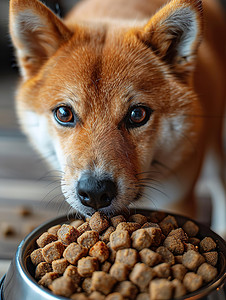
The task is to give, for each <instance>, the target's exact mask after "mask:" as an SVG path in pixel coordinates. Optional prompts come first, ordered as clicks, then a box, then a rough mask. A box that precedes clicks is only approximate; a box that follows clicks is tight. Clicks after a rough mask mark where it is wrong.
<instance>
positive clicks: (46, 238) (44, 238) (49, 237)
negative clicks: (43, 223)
mask: <svg viewBox="0 0 226 300" xmlns="http://www.w3.org/2000/svg"><path fill="white" fill-rule="evenodd" d="M56 240H57V237H56V236H55V235H53V234H51V233H49V232H44V233H43V234H42V235H41V236H40V237H39V238H38V239H37V241H36V243H37V245H38V246H39V248H44V247H45V246H46V245H47V244H49V243H52V242H54V241H56Z"/></svg>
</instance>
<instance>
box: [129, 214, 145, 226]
mask: <svg viewBox="0 0 226 300" xmlns="http://www.w3.org/2000/svg"><path fill="white" fill-rule="evenodd" d="M129 221H130V222H135V223H138V224H140V225H141V226H142V225H144V223H146V222H147V217H145V216H144V215H141V214H135V215H132V216H130V217H129Z"/></svg>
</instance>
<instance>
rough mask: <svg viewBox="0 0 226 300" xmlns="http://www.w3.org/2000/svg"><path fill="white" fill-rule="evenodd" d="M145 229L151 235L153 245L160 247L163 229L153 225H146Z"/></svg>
mask: <svg viewBox="0 0 226 300" xmlns="http://www.w3.org/2000/svg"><path fill="white" fill-rule="evenodd" d="M143 228H144V227H143ZM144 229H145V230H146V231H147V233H148V234H149V235H150V237H151V240H152V242H151V245H152V246H156V247H158V246H159V245H160V244H161V241H162V230H161V229H160V228H159V227H153V226H151V227H146V228H144Z"/></svg>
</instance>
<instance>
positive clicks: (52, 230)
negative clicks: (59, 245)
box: [47, 225, 61, 236]
mask: <svg viewBox="0 0 226 300" xmlns="http://www.w3.org/2000/svg"><path fill="white" fill-rule="evenodd" d="M60 227H61V225H55V226H52V227H50V228H49V229H48V230H47V231H48V233H51V234H53V235H55V236H57V231H58V230H59V229H60Z"/></svg>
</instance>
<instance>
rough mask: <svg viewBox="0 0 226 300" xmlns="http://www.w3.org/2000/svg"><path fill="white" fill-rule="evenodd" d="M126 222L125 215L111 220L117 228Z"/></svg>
mask: <svg viewBox="0 0 226 300" xmlns="http://www.w3.org/2000/svg"><path fill="white" fill-rule="evenodd" d="M121 222H126V219H125V217H124V216H123V215H118V216H115V217H112V218H111V224H112V226H113V227H115V228H116V227H117V226H118V224H119V223H121Z"/></svg>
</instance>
